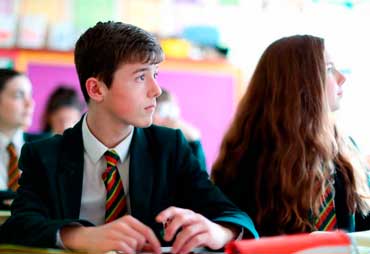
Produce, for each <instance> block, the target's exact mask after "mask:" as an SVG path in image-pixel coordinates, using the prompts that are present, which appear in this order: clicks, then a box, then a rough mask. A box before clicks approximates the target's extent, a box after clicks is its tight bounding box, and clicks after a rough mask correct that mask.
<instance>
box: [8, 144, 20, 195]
mask: <svg viewBox="0 0 370 254" xmlns="http://www.w3.org/2000/svg"><path fill="white" fill-rule="evenodd" d="M6 150H7V151H8V153H9V163H8V189H10V190H12V191H16V190H17V189H18V187H19V185H18V180H19V177H20V176H21V173H20V171H19V169H18V157H17V152H16V150H15V147H14V144H13V143H9V145H8V146H7V147H6Z"/></svg>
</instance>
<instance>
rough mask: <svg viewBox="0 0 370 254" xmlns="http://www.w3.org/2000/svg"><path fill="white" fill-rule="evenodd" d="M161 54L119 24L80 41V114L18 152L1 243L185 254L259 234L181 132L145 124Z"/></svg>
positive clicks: (146, 37) (156, 90)
mask: <svg viewBox="0 0 370 254" xmlns="http://www.w3.org/2000/svg"><path fill="white" fill-rule="evenodd" d="M163 58H164V56H163V52H162V49H161V47H160V45H159V43H158V41H157V40H156V39H155V38H154V37H153V36H152V35H151V34H149V33H147V32H146V31H144V30H142V29H140V28H138V27H135V26H132V25H128V24H123V23H120V22H105V23H102V22H99V23H97V24H96V25H95V26H94V27H92V28H90V29H88V30H87V31H86V32H85V33H84V34H83V35H82V36H81V37H80V38H79V40H78V41H77V44H76V47H75V64H76V69H77V73H78V77H79V81H80V85H81V89H82V92H83V94H84V97H85V99H86V102H87V104H88V113H87V114H86V115H84V116H83V117H82V119H81V121H80V122H79V123H78V124H76V125H75V126H74V127H73V128H72V129H69V130H67V131H65V132H64V134H63V135H62V136H55V137H53V138H51V139H48V140H45V141H41V142H36V143H32V144H29V145H25V146H24V148H23V149H22V155H21V159H20V167H21V169H22V170H23V174H22V177H21V179H20V188H19V190H18V195H17V197H16V199H15V201H14V202H13V205H12V216H11V217H10V218H9V219H8V221H7V222H6V223H5V224H4V227H3V228H2V230H3V233H4V236H2V238H4V239H5V240H3V241H4V242H7V243H15V244H23V245H35V246H41V247H56V246H59V247H64V248H68V249H77V250H93V251H110V250H117V251H123V252H125V253H126V252H127V253H134V252H135V251H136V250H147V249H148V248H149V249H151V250H152V251H153V252H155V253H159V252H160V246H161V243H162V244H167V245H168V244H172V252H173V253H180V252H181V253H186V252H189V251H191V250H192V249H193V248H195V247H199V246H206V247H209V248H211V249H219V248H222V247H223V246H224V245H225V244H226V243H227V242H229V241H230V240H232V239H235V238H236V237H238V236H239V234H240V232H243V233H244V235H245V236H257V233H256V231H255V228H254V225H253V223H252V221H251V220H250V218H249V217H248V216H247V215H246V214H244V213H243V212H241V211H240V210H239V209H238V208H236V207H235V206H234V205H233V204H232V203H230V201H229V200H227V199H226V198H225V196H224V195H223V194H222V193H221V192H220V191H219V190H218V189H217V188H216V187H215V186H214V185H213V184H212V183H211V182H210V181H209V180H208V175H207V173H206V172H204V171H203V170H201V168H200V165H199V162H198V160H196V159H195V157H194V156H193V155H192V152H191V150H190V148H189V146H188V144H187V142H186V140H185V138H184V137H183V135H182V134H181V132H180V131H179V130H172V129H168V128H164V127H158V126H151V124H152V116H153V112H154V110H155V107H156V98H157V97H158V96H159V95H160V94H161V89H160V87H159V85H158V83H157V80H156V78H157V75H158V64H159V63H160V62H162V61H163ZM93 226H94V227H93ZM158 239H159V240H158ZM160 241H161V243H160Z"/></svg>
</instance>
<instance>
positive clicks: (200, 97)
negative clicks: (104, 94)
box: [25, 61, 238, 168]
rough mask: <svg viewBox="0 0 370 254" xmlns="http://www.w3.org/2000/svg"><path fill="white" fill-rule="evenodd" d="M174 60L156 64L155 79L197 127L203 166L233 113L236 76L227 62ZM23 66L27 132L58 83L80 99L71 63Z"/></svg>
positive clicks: (33, 129)
mask: <svg viewBox="0 0 370 254" xmlns="http://www.w3.org/2000/svg"><path fill="white" fill-rule="evenodd" d="M176 64H179V63H178V62H177V63H174V64H173V65H171V64H168V63H167V64H164V68H160V72H159V76H158V81H159V84H160V85H161V86H163V87H164V88H166V89H168V90H169V91H171V92H172V93H174V94H175V95H176V96H177V98H178V101H179V105H180V107H181V113H182V116H183V117H184V119H185V120H187V121H189V122H190V123H191V124H193V125H194V126H196V127H198V128H199V129H200V131H201V133H202V144H203V147H204V150H205V153H206V158H207V166H208V168H210V167H211V165H212V163H213V162H214V160H215V159H216V156H217V153H218V149H219V144H220V142H221V139H222V137H223V134H224V132H225V131H226V129H227V127H228V125H229V122H230V120H231V118H232V116H233V114H234V110H235V106H236V98H237V96H236V91H237V90H236V87H237V84H238V76H237V75H236V74H235V73H233V72H232V71H231V69H228V68H230V66H228V65H227V66H226V67H225V66H224V67H221V66H223V65H224V64H221V65H217V64H214V66H213V68H212V66H210V63H207V64H206V65H204V66H203V70H202V68H199V66H195V67H196V68H195V69H196V70H194V69H193V70H184V69H182V70H179V69H178V67H177V65H176ZM186 64H188V65H191V62H187V63H185V66H186ZM197 64H198V65H199V63H197ZM182 66H184V64H183V65H182ZM193 67H194V66H193ZM25 68H26V72H27V74H28V75H29V77H30V79H31V81H32V83H33V96H34V99H35V101H36V106H35V113H34V117H33V123H32V126H31V127H30V129H29V130H30V131H31V132H38V131H40V124H41V122H40V121H41V118H42V113H43V110H44V108H45V104H46V101H47V98H48V96H49V95H50V93H51V92H52V91H53V89H55V87H56V86H57V85H58V84H60V83H67V84H70V85H71V86H72V87H74V88H76V90H78V91H79V93H80V97H81V100H83V96H82V94H81V92H80V87H79V83H78V78H77V74H76V71H75V68H74V66H73V65H72V64H56V63H48V62H44V63H43V62H35V61H30V62H28V63H27V64H26V66H25ZM222 69H223V71H222Z"/></svg>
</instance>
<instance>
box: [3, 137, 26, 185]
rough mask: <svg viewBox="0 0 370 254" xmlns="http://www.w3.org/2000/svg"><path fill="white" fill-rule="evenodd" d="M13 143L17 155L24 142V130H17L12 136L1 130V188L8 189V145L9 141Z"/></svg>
mask: <svg viewBox="0 0 370 254" xmlns="http://www.w3.org/2000/svg"><path fill="white" fill-rule="evenodd" d="M11 142H12V143H13V144H14V147H15V150H16V152H17V156H18V158H19V155H20V153H21V148H22V146H23V144H24V133H23V131H22V130H18V131H17V132H15V134H14V135H13V137H12V138H9V137H7V136H5V135H4V134H3V133H1V132H0V190H7V189H8V163H9V153H8V151H7V150H6V147H7V146H8V145H9V143H11Z"/></svg>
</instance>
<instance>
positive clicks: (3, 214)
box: [0, 210, 10, 225]
mask: <svg viewBox="0 0 370 254" xmlns="http://www.w3.org/2000/svg"><path fill="white" fill-rule="evenodd" d="M9 216H10V211H1V210H0V225H1V224H3V223H4V221H6V219H7V218H9Z"/></svg>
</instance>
